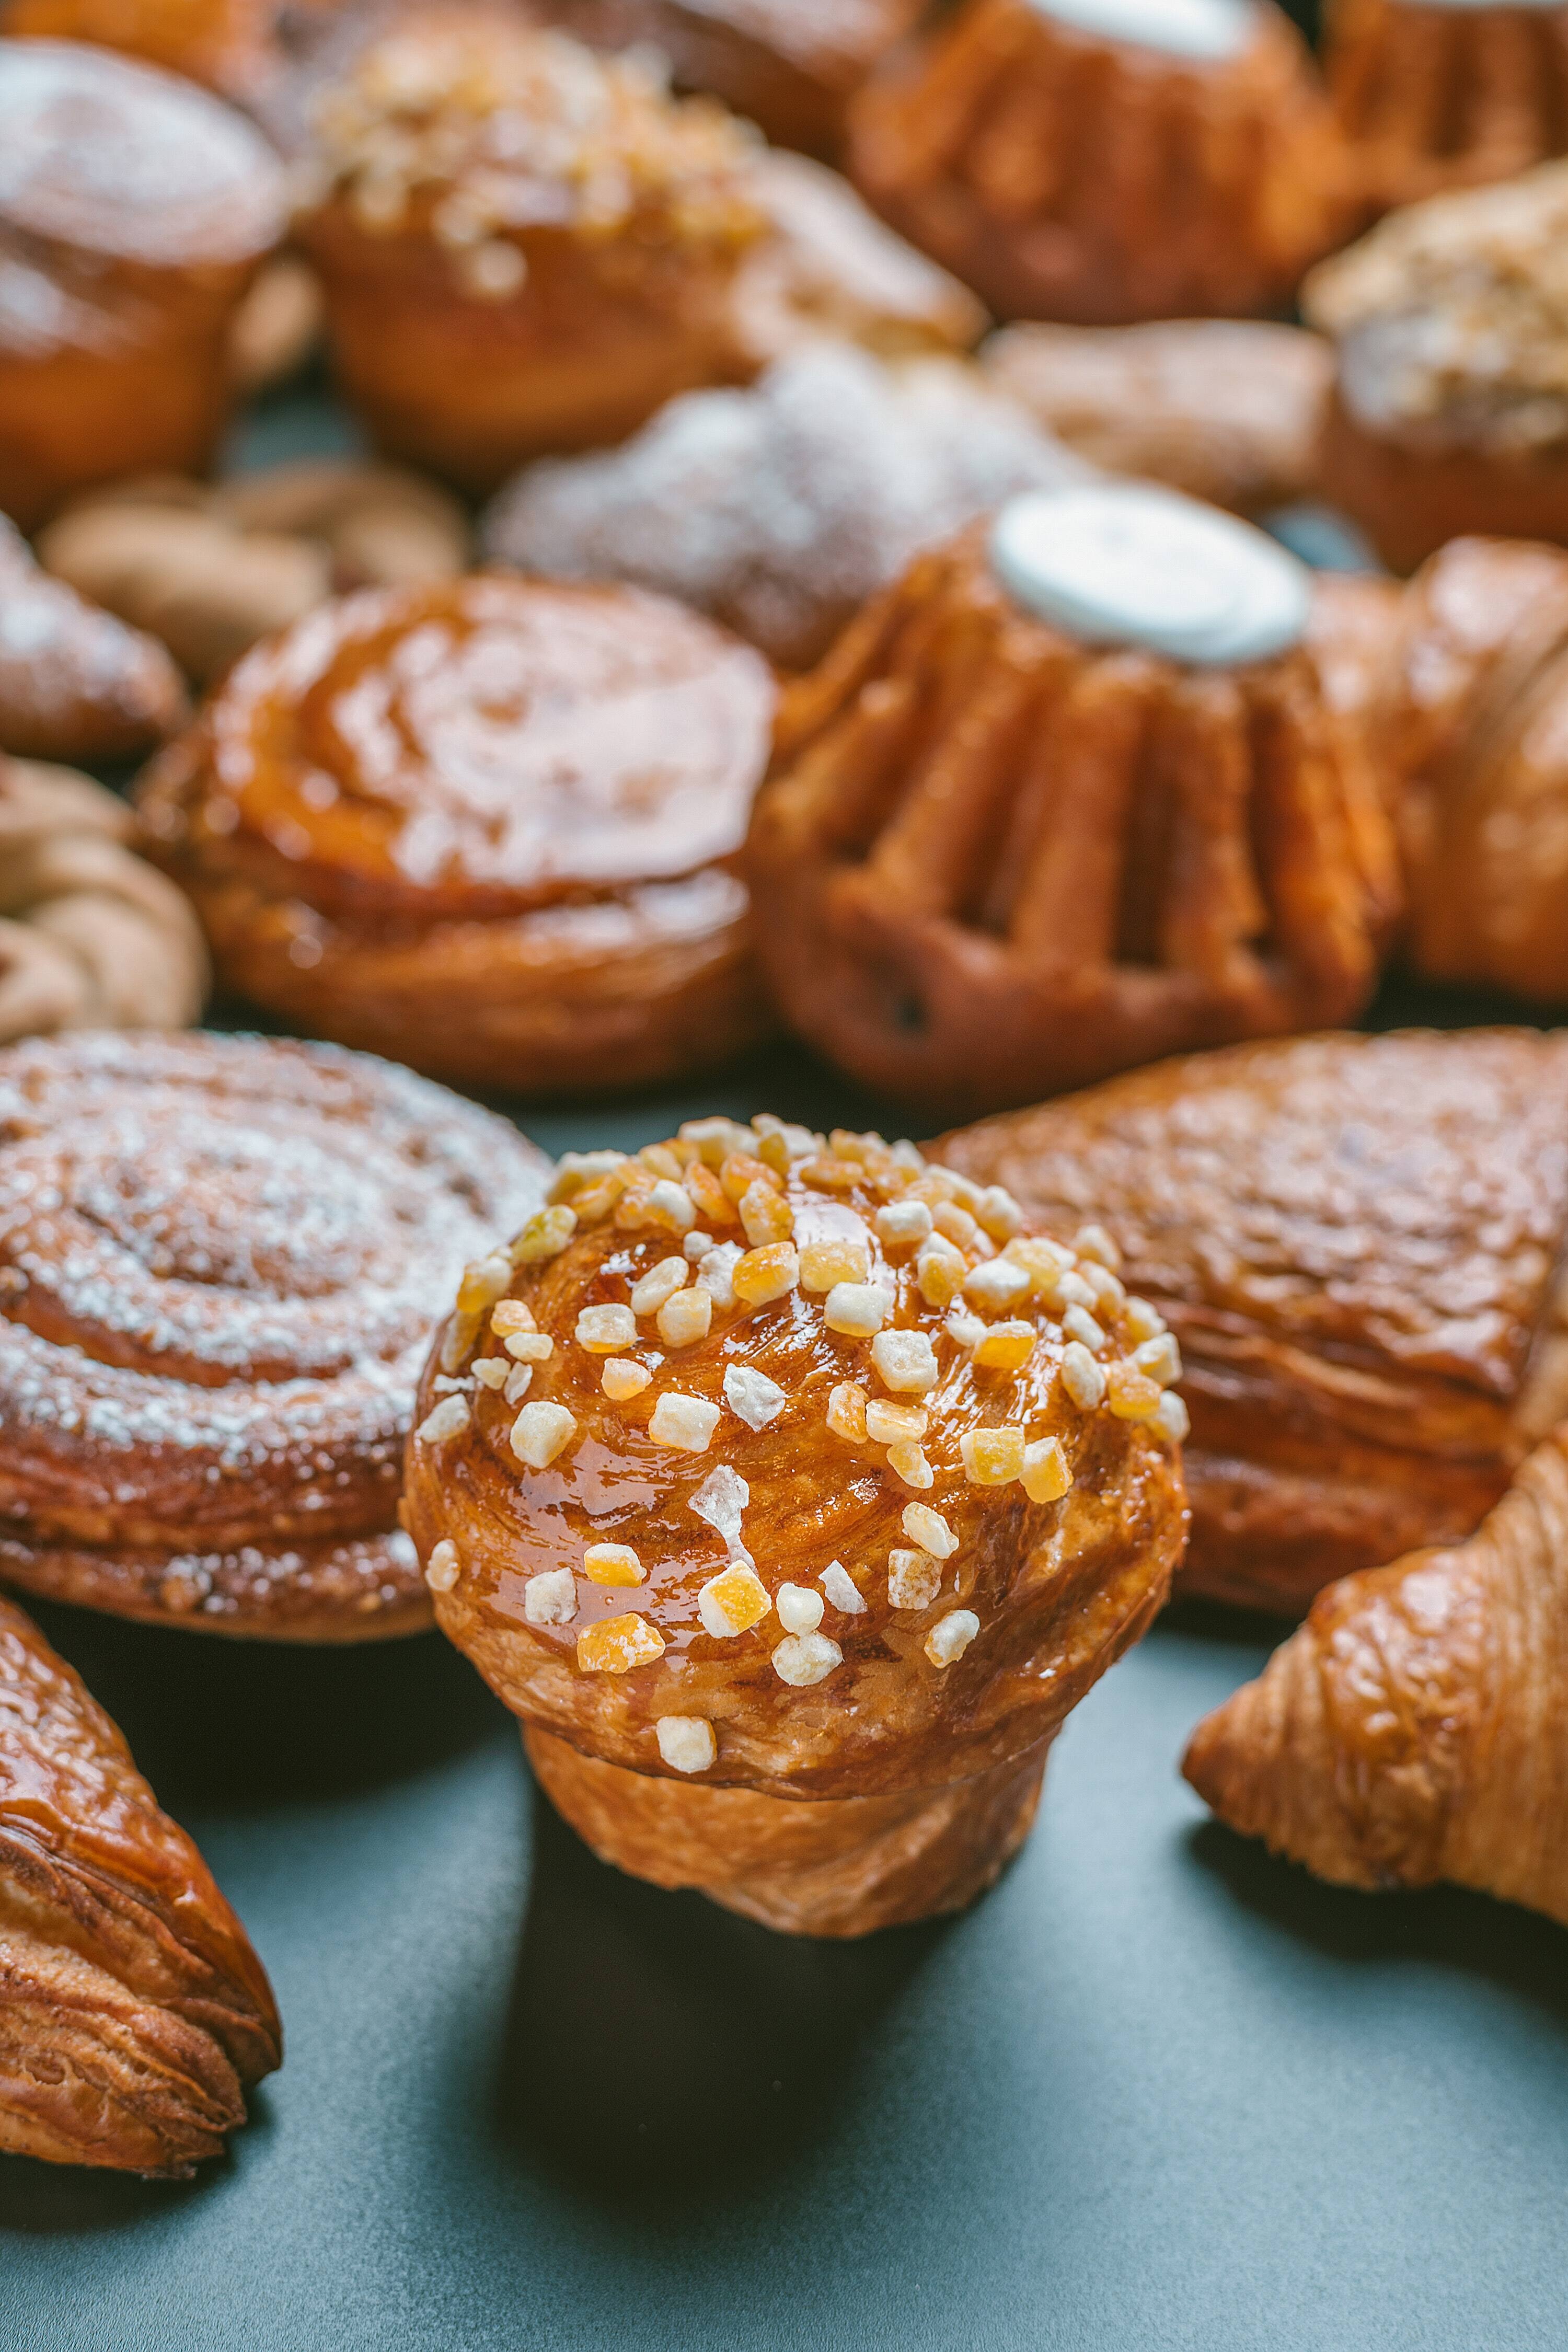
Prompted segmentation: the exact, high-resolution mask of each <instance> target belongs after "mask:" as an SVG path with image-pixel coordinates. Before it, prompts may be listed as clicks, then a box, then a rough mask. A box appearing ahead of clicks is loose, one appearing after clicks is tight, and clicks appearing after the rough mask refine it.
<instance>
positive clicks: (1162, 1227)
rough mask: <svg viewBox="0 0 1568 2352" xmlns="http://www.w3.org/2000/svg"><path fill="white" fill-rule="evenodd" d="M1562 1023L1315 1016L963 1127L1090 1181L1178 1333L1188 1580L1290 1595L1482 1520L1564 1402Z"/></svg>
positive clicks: (1086, 1198)
mask: <svg viewBox="0 0 1568 2352" xmlns="http://www.w3.org/2000/svg"><path fill="white" fill-rule="evenodd" d="M1565 1100H1568V1045H1565V1044H1564V1041H1563V1040H1562V1039H1560V1038H1552V1037H1542V1036H1540V1035H1538V1034H1535V1033H1533V1032H1531V1031H1526V1030H1490V1031H1489V1030H1472V1031H1468V1032H1465V1033H1461V1034H1458V1035H1449V1036H1435V1035H1425V1034H1419V1033H1411V1034H1405V1035H1393V1036H1385V1037H1352V1036H1341V1037H1309V1038H1303V1039H1300V1040H1299V1041H1296V1042H1294V1043H1290V1044H1280V1045H1247V1046H1239V1047H1236V1048H1234V1049H1232V1050H1231V1051H1229V1052H1227V1053H1222V1054H1210V1055H1199V1056H1195V1057H1193V1058H1191V1059H1187V1060H1184V1061H1179V1062H1171V1063H1167V1064H1166V1065H1164V1066H1163V1067H1162V1068H1160V1069H1156V1070H1143V1071H1138V1072H1134V1073H1132V1074H1131V1075H1129V1076H1126V1077H1122V1078H1117V1079H1114V1080H1112V1081H1111V1082H1110V1084H1109V1085H1107V1086H1103V1087H1096V1088H1095V1089H1094V1090H1093V1091H1092V1092H1091V1093H1089V1094H1085V1095H1080V1096H1078V1097H1074V1098H1073V1099H1071V1100H1069V1101H1067V1102H1061V1103H1047V1104H1046V1105H1045V1106H1044V1107H1043V1108H1040V1109H1038V1110H1029V1111H1021V1112H1018V1113H1017V1114H1016V1116H1014V1117H1013V1118H1002V1119H994V1120H988V1121H986V1122H985V1123H984V1124H983V1125H982V1126H979V1127H976V1128H972V1129H968V1130H967V1131H966V1132H964V1133H963V1134H960V1135H955V1136H950V1137H949V1138H948V1139H946V1141H945V1143H944V1144H943V1146H942V1157H943V1159H944V1160H950V1161H951V1162H952V1165H953V1166H954V1167H956V1168H958V1169H960V1170H961V1171H963V1173H964V1174H966V1175H967V1176H969V1177H970V1178H971V1179H972V1180H973V1181H975V1182H978V1183H982V1184H990V1183H997V1182H999V1183H1002V1184H1004V1185H1005V1186H1006V1187H1007V1189H1008V1190H1009V1191H1010V1192H1013V1193H1014V1194H1015V1195H1016V1198H1017V1200H1018V1202H1019V1204H1020V1206H1021V1207H1022V1209H1023V1210H1024V1212H1025V1214H1026V1217H1027V1218H1028V1220H1029V1222H1030V1223H1031V1225H1032V1226H1033V1225H1038V1226H1041V1227H1043V1228H1044V1230H1045V1231H1046V1232H1047V1233H1051V1234H1070V1233H1071V1231H1072V1230H1073V1227H1074V1225H1075V1223H1077V1220H1078V1218H1079V1216H1080V1215H1081V1214H1083V1213H1085V1209H1086V1204H1088V1203H1090V1202H1092V1203H1093V1206H1094V1213H1095V1214H1096V1215H1099V1216H1102V1217H1103V1219H1104V1223H1105V1224H1106V1227H1107V1229H1108V1230H1109V1232H1110V1234H1112V1235H1113V1236H1114V1237H1115V1239H1116V1241H1117V1242H1118V1243H1119V1244H1120V1245H1121V1250H1122V1252H1123V1253H1124V1256H1125V1261H1126V1263H1125V1267H1124V1272H1125V1276H1126V1279H1127V1281H1128V1282H1129V1283H1130V1284H1131V1285H1132V1286H1134V1287H1135V1288H1136V1289H1137V1290H1139V1291H1140V1292H1141V1293H1143V1294H1145V1295H1147V1296H1148V1297H1151V1298H1152V1300H1153V1301H1154V1302H1155V1304H1156V1305H1157V1306H1158V1307H1159V1309H1160V1312H1161V1313H1162V1314H1163V1316H1165V1317H1166V1318H1168V1319H1169V1322H1170V1325H1171V1328H1172V1330H1173V1333H1174V1334H1175V1336H1176V1339H1178V1341H1179V1342H1180V1345H1181V1349H1182V1355H1183V1359H1184V1363H1185V1366H1186V1371H1185V1375H1184V1381H1183V1387H1182V1393H1183V1396H1184V1399H1185V1400H1186V1402H1187V1405H1188V1407H1189V1408H1190V1410H1191V1412H1192V1420H1193V1434H1192V1442H1191V1444H1189V1445H1188V1447H1187V1453H1186V1469H1187V1483H1188V1486H1189V1488H1190V1491H1191V1494H1192V1501H1193V1516H1194V1525H1193V1542H1192V1549H1191V1551H1190V1553H1189V1555H1188V1559H1187V1562H1186V1566H1185V1569H1184V1579H1183V1580H1184V1587H1185V1589H1187V1590H1189V1591H1196V1592H1202V1593H1207V1594H1210V1595H1212V1596H1213V1597H1215V1598H1216V1599H1218V1600H1222V1601H1237V1602H1239V1603H1241V1604H1242V1605H1243V1606H1247V1607H1253V1608H1262V1609H1278V1610H1288V1611H1290V1612H1300V1610H1302V1609H1304V1608H1305V1607H1306V1605H1307V1603H1308V1601H1310V1599H1311V1596H1312V1594H1313V1593H1314V1592H1316V1591H1318V1590H1319V1588H1320V1587H1321V1586H1322V1585H1324V1584H1326V1583H1328V1582H1330V1581H1331V1580H1332V1579H1333V1578H1334V1577H1337V1576H1342V1575H1344V1574H1346V1573H1347V1572H1348V1571H1350V1570H1355V1569H1362V1568H1371V1567H1375V1566H1377V1565H1378V1564H1380V1563H1381V1562H1382V1561H1384V1560H1387V1559H1393V1558H1394V1555H1395V1554H1396V1553H1399V1552H1401V1551H1405V1550H1407V1549H1411V1548H1413V1547H1414V1546H1416V1545H1419V1544H1431V1543H1455V1542H1458V1541H1460V1540H1461V1539H1462V1538H1464V1537H1466V1536H1468V1534H1469V1533H1470V1532H1471V1530H1472V1529H1473V1528H1475V1527H1476V1526H1477V1524H1478V1523H1479V1520H1480V1518H1481V1517H1482V1516H1483V1514H1484V1513H1485V1512H1486V1511H1487V1510H1488V1509H1489V1507H1491V1505H1492V1504H1493V1503H1495V1502H1496V1501H1497V1499H1498V1497H1499V1496H1500V1494H1501V1493H1502V1492H1503V1489H1504V1487H1505V1486H1506V1485H1507V1483H1508V1480H1509V1478H1510V1475H1511V1474H1512V1472H1513V1470H1514V1469H1515V1467H1516V1466H1517V1465H1518V1463H1519V1462H1520V1460H1521V1458H1522V1456H1523V1454H1525V1452H1526V1451H1527V1450H1528V1448H1529V1447H1530V1446H1531V1445H1532V1444H1535V1443H1536V1442H1537V1441H1538V1440H1539V1439H1540V1438H1541V1437H1542V1436H1543V1435H1544V1434H1545V1433H1546V1432H1547V1431H1549V1430H1550V1429H1551V1428H1552V1426H1553V1425H1554V1423H1556V1421H1557V1420H1558V1419H1559V1418H1560V1417H1561V1416H1562V1415H1563V1412H1565V1411H1568V1294H1565V1293H1564V1291H1563V1283H1562V1278H1561V1276H1560V1272H1559V1268H1560V1265H1561V1262H1562V1258H1563V1244H1564V1240H1565V1239H1568V1153H1565V1151H1564V1149H1563V1134H1564V1104H1565Z"/></svg>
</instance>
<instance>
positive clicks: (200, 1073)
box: [0, 1033, 547, 1642]
mask: <svg viewBox="0 0 1568 2352" xmlns="http://www.w3.org/2000/svg"><path fill="white" fill-rule="evenodd" d="M546 1164H547V1163H546V1162H545V1161H544V1160H542V1156H541V1155H540V1154H539V1153H538V1152H537V1151H535V1150H534V1149H533V1147H532V1146H531V1144H528V1143H525V1142H524V1141H523V1140H522V1139H521V1137H520V1136H519V1135H518V1134H517V1133H516V1131H515V1130H514V1129H512V1128H510V1126H508V1125H507V1124H506V1122H505V1121H504V1120H501V1119H497V1118H491V1117H490V1116H489V1113H487V1112H484V1111H480V1110H476V1109H475V1108H473V1106H472V1105H471V1104H468V1103H464V1102H459V1101H458V1098H457V1097H456V1096H452V1095H447V1094H444V1093H443V1092H442V1091H441V1090H440V1089H439V1088H438V1087H431V1086H427V1085H426V1084H425V1083H424V1081H423V1080H421V1079H418V1078H415V1077H411V1076H409V1074H408V1073H407V1072H406V1071H405V1070H395V1069H392V1068H391V1067H389V1066H387V1065H386V1064H384V1063H380V1062H374V1061H370V1060H368V1059H365V1058H363V1057H362V1056H360V1055H352V1054H343V1053H340V1052H339V1051H337V1050H336V1049H335V1048H334V1047H332V1046H330V1045H292V1044H286V1043H281V1042H279V1043H273V1042H270V1041H268V1040H265V1039H260V1038H254V1037H249V1038H247V1037H216V1036H204V1037H187V1038H172V1037H156V1036H153V1035H151V1034H145V1033H143V1034H140V1035H136V1036H114V1035H110V1034H98V1035H92V1036H80V1037H73V1038H69V1039H64V1040H60V1041H58V1042H44V1043H38V1044H33V1045H15V1046H12V1047H10V1048H9V1049H8V1050H7V1051H6V1052H5V1053H4V1054H0V1580H4V1581H6V1582H9V1583H13V1584H17V1585H21V1586H23V1587H25V1588H26V1590H27V1591H33V1592H39V1593H45V1594H47V1595H49V1596H51V1597H53V1598H56V1599H59V1600H65V1601H77V1602H80V1603H83V1604H85V1605H87V1606H89V1607H92V1608H100V1609H107V1610H110V1611H111V1612H114V1613H115V1614H117V1615H120V1616H127V1617H142V1618H146V1619H150V1620H154V1621H159V1622H164V1623H178V1624H181V1625H185V1626H191V1627H195V1628H197V1629H199V1630H202V1631H205V1632H213V1633H254V1634H266V1635H268V1636H269V1637H271V1638H272V1639H275V1640H277V1639H285V1640H299V1641H343V1642H352V1641H363V1640H367V1639H374V1638H375V1637H377V1636H379V1635H383V1634H388V1633H405V1632H408V1631H410V1630H413V1629H415V1628H417V1627H419V1626H421V1625H423V1624H424V1623H425V1622H426V1620H427V1614H428V1612H427V1607H426V1601H425V1596H424V1591H423V1588H422V1586H421V1584H420V1581H419V1576H418V1569H417V1564H416V1561H415V1559H414V1553H413V1548H412V1546H411V1545H410V1544H409V1542H408V1539H407V1538H406V1537H405V1535H404V1534H403V1533H402V1532H401V1531H400V1529H399V1528H398V1527H397V1523H396V1509H397V1496H398V1485H399V1475H400V1470H401V1459H402V1450H403V1441H404V1436H405V1432H406V1430H407V1427H408V1423H409V1416H410V1412H411V1408H412V1404H413V1390H414V1384H415V1381H416V1379H417V1377H418V1373H419V1368H420V1365H421V1364H422V1362H423V1360H424V1358H425V1355H426V1349H427V1346H428V1341H429V1333H430V1327H431V1323H432V1320H433V1318H434V1315H435V1313H436V1312H437V1309H438V1307H439V1306H440V1304H441V1303H442V1302H443V1301H444V1300H445V1299H446V1298H447V1297H448V1296H449V1295H450V1290H451V1286H452V1284H453V1282H454V1281H455V1280H456V1279H457V1278H458V1274H459V1272H460V1270H461V1268H462V1265H463V1264H464V1262H465V1260H466V1259H468V1258H469V1257H471V1256H472V1255H473V1253H474V1251H475V1249H476V1248H477V1247H478V1246H479V1245H480V1244H482V1242H483V1241H484V1239H485V1238H486V1237H487V1236H488V1235H489V1234H490V1233H491V1232H493V1231H494V1229H495V1227H496V1226H497V1224H498V1223H502V1224H504V1223H507V1221H508V1220H509V1219H511V1220H515V1219H517V1218H519V1217H521V1216H522V1215H523V1214H525V1213H526V1212H527V1211H528V1210H529V1208H530V1207H531V1205H532V1204H533V1203H534V1202H536V1201H537V1199H538V1197H539V1192H540V1189H541V1184H542V1177H543V1172H544V1170H545V1167H546Z"/></svg>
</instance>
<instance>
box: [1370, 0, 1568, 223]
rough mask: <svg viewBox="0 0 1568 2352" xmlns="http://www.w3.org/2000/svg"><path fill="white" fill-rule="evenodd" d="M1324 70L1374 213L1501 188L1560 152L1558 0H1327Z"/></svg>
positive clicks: (1563, 28)
mask: <svg viewBox="0 0 1568 2352" xmlns="http://www.w3.org/2000/svg"><path fill="white" fill-rule="evenodd" d="M1323 66H1324V71H1325V72H1326V74H1327V76H1328V80H1329V89H1330V91H1331V95H1332V98H1333V101H1334V109H1335V111H1336V113H1337V114H1338V116H1339V120H1340V123H1341V126H1342V130H1343V131H1344V135H1345V142H1346V145H1347V147H1348V149H1349V151H1350V157H1349V160H1350V166H1351V170H1352V174H1353V178H1354V182H1355V184H1356V186H1357V188H1358V190H1359V191H1360V192H1361V194H1362V195H1363V198H1364V200H1365V202H1366V203H1367V204H1368V205H1372V206H1373V207H1375V209H1376V210H1378V211H1379V212H1382V211H1384V210H1385V209H1386V208H1387V207H1388V206H1390V205H1408V204H1415V203H1417V202H1419V200H1420V199H1421V198H1422V197H1424V196H1434V195H1437V194H1441V192H1442V191H1443V190H1444V189H1446V188H1459V187H1474V186H1479V185H1480V184H1482V183H1484V182H1486V181H1490V180H1510V179H1512V178H1513V176H1514V174H1515V173H1519V172H1527V171H1529V170H1530V169H1531V166H1532V165H1534V164H1536V163H1547V162H1549V161H1550V160H1551V158H1552V157H1553V156H1555V155H1561V154H1562V152H1563V147H1564V145H1565V144H1568V8H1564V7H1563V5H1562V0H1506V5H1491V0H1331V5H1330V6H1329V8H1328V9H1327V11H1326V12H1325V28H1324V58H1323Z"/></svg>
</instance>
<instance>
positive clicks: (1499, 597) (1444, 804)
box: [1381, 539, 1568, 1003]
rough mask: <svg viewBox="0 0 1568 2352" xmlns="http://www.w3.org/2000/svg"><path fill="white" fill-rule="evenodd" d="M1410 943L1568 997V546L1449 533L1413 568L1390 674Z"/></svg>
mask: <svg viewBox="0 0 1568 2352" xmlns="http://www.w3.org/2000/svg"><path fill="white" fill-rule="evenodd" d="M1382 699H1383V704H1384V710H1383V721H1382V747H1381V748H1382V751H1383V756H1384V761H1385V764H1386V767H1387V770H1388V772H1389V773H1390V774H1391V775H1392V776H1393V777H1394V778H1395V779H1396V780H1397V783H1398V788H1399V810H1400V825H1401V831H1402V835H1403V845H1404V851H1405V877H1406V885H1407V888H1408V893H1409V904H1408V917H1407V926H1406V940H1405V945H1406V951H1407V954H1408V956H1409V960H1410V961H1411V962H1412V963H1413V964H1414V965H1415V969H1416V971H1419V972H1421V973H1422V974H1423V975H1424V976H1425V977H1426V978H1427V979H1429V980H1442V981H1474V982H1486V983H1489V984H1490V985H1492V986H1495V987H1502V988H1510V989H1512V990H1514V991H1515V992H1517V993H1518V994H1520V995H1521V996H1525V997H1533V998H1535V999H1537V1000H1538V1001H1540V1002H1542V1003H1561V1002H1562V1001H1563V999H1564V998H1565V997H1568V554H1564V553H1563V552H1561V551H1559V550H1558V549H1556V548H1552V547H1543V546H1536V545H1532V544H1531V543H1529V542H1528V541H1510V540H1488V539H1458V540H1453V541H1450V542H1449V544H1448V545H1447V547H1446V548H1444V549H1443V551H1442V552H1441V553H1440V554H1437V555H1435V556H1433V557H1432V558H1431V560H1430V562H1427V563H1426V565H1425V566H1424V568H1423V569H1422V570H1421V571H1420V572H1418V573H1417V574H1416V576H1415V580H1413V581H1412V583H1411V584H1410V587H1409V589H1408V591H1407V592H1406V594H1405V610H1404V614H1403V616H1402V620H1401V624H1400V627H1399V630H1398V632H1397V635H1396V639H1395V643H1394V649H1393V655H1392V658H1391V660H1390V662H1389V664H1388V667H1387V672H1386V675H1385V677H1384V685H1383V695H1382Z"/></svg>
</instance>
